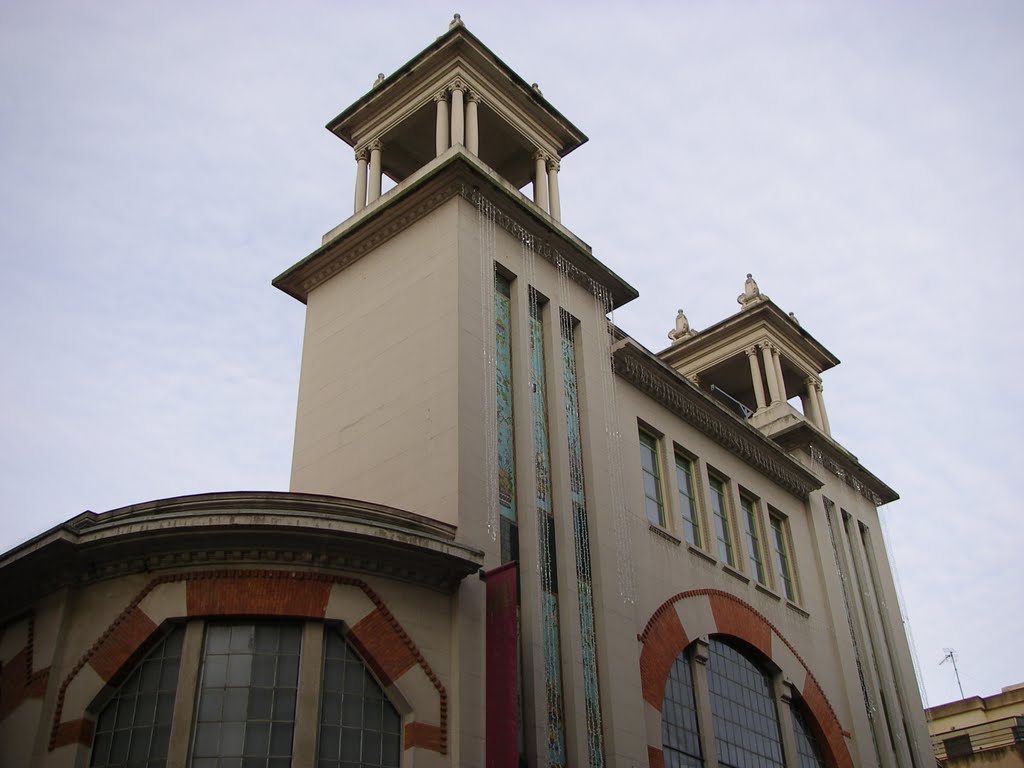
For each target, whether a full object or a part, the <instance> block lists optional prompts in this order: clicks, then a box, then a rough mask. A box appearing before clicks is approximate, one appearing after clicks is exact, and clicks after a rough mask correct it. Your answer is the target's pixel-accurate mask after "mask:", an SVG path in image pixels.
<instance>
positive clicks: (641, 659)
mask: <svg viewBox="0 0 1024 768" xmlns="http://www.w3.org/2000/svg"><path fill="white" fill-rule="evenodd" d="M328 128H329V129H330V130H331V131H332V132H333V133H335V134H336V135H337V136H339V137H340V138H341V139H343V140H344V141H345V142H346V143H348V144H349V145H351V146H352V147H353V148H354V149H355V159H356V163H357V173H356V189H355V200H354V213H353V215H352V216H351V217H349V218H348V219H346V220H345V221H343V222H342V223H341V224H340V225H338V226H337V227H335V228H334V229H332V230H331V231H330V232H328V233H327V234H326V235H325V236H324V238H323V244H322V245H321V247H320V248H319V249H317V250H316V251H314V252H313V253H311V254H310V255H309V256H307V257H306V258H304V259H302V260H301V261H299V262H298V263H297V264H295V265H294V266H292V267H291V268H289V269H287V270H286V271H285V272H284V273H282V274H281V275H280V276H279V277H277V278H276V279H275V281H274V285H275V286H277V287H278V288H279V289H281V290H283V291H285V292H286V293H288V294H289V295H291V296H293V297H295V298H296V299H297V300H299V301H301V302H302V303H303V304H305V306H306V330H305V338H304V340H303V353H302V368H301V377H300V390H299V405H298V413H297V420H296V430H295V445H294V454H293V466H292V479H291V490H290V491H289V492H286V493H271V492H245V493H220V494H216V493H214V494H206V495H199V496H188V497H179V498H173V499H165V500H160V501H153V502H146V503H141V504H137V505H133V506H130V507H125V508H122V509H117V510H113V511H110V512H106V513H103V514H98V515H97V514H93V513H91V512H87V513H84V514H82V515H79V516H77V517H74V518H72V519H70V520H68V521H67V522H66V523H64V524H63V525H61V526H59V527H57V528H55V529H53V530H51V531H48V532H46V533H43V534H41V535H40V536H38V537H37V538H35V539H33V540H31V541H29V542H27V543H25V544H23V545H21V546H20V547H17V548H16V549H14V550H12V551H11V552H8V553H7V554H5V555H3V556H2V558H0V579H2V589H0V622H2V627H3V634H2V636H0V663H2V670H0V674H2V678H0V754H3V755H5V758H6V762H10V764H12V765H33V766H37V765H38V766H55V767H56V766H72V765H75V766H77V765H86V764H88V765H91V766H95V767H96V768H100V767H101V766H113V765H126V764H129V765H154V766H155V765H161V766H162V765H167V766H184V765H191V766H196V767H197V768H204V767H207V766H221V765H223V766H229V765H230V766H242V765H245V766H250V765H260V766H274V767H276V766H284V765H295V766H311V765H314V764H316V765H318V766H323V767H326V766H346V767H347V766H356V765H367V766H378V765H380V766H397V765H402V766H413V765H415V766H442V765H460V766H479V765H485V764H486V765H493V766H505V765H515V764H517V762H522V763H525V764H528V765H556V766H561V765H573V766H576V765H589V766H604V765H608V766H634V765H649V766H652V767H654V766H692V765H715V764H723V765H783V764H785V765H790V766H796V765H801V766H804V765H811V766H813V765H828V766H864V765H882V766H899V767H900V768H915V767H917V766H924V765H926V764H928V762H929V760H930V752H929V749H928V744H929V741H928V734H927V730H926V726H925V721H924V715H923V710H922V705H921V701H920V698H919V694H918V691H917V688H916V685H915V676H914V671H913V667H912V664H911V660H910V654H909V649H908V645H907V639H906V637H905V634H904V632H903V628H902V621H901V617H900V613H899V608H898V606H897V600H896V594H895V590H894V587H893V582H892V577H891V574H890V570H889V566H888V562H887V558H886V553H885V548H884V545H883V542H882V540H881V536H880V533H879V518H878V507H879V506H880V505H882V504H884V503H886V502H888V501H891V500H893V499H895V498H896V494H895V492H894V491H893V490H892V489H890V488H889V487H888V486H887V485H886V484H885V483H884V482H882V481H881V480H879V479H878V478H877V477H875V476H874V475H873V474H871V473H870V472H869V471H868V470H867V469H866V468H865V467H863V466H862V465H861V463H860V462H859V461H858V460H857V458H856V457H855V456H854V455H853V454H851V453H850V452H849V451H848V450H846V449H845V448H843V447H842V446H840V445H839V444H838V443H836V442H835V441H834V440H833V439H832V438H831V437H830V426H829V417H828V414H827V412H826V410H825V404H824V400H823V398H822V389H821V377H822V375H823V374H824V373H825V372H826V371H827V370H829V369H830V368H832V367H834V366H835V365H836V364H838V362H839V361H838V359H837V358H836V357H835V356H834V355H833V354H832V353H831V352H829V351H828V350H827V349H826V348H825V347H824V346H823V345H822V344H821V343H819V342H818V341H817V340H815V339H814V338H813V337H812V336H811V335H810V334H809V333H808V332H807V331H806V330H805V329H803V328H802V327H801V326H800V325H799V323H798V322H797V321H796V320H795V318H794V317H793V316H792V315H791V314H787V313H785V312H784V311H783V310H781V309H780V308H779V307H778V306H776V305H775V304H774V303H773V302H772V301H771V300H770V299H769V298H768V297H767V296H765V295H764V294H762V293H761V292H760V290H759V288H758V286H757V285H756V283H755V282H754V280H753V278H752V277H750V276H748V279H747V282H746V285H745V286H744V289H743V293H742V294H741V295H740V297H739V303H740V310H739V311H738V312H737V313H736V314H734V315H732V316H731V317H728V318H726V319H725V320H723V321H721V322H719V323H717V324H715V325H714V326H712V327H710V328H708V329H705V330H704V331H701V332H699V333H698V332H695V331H693V330H692V329H690V328H689V325H688V323H687V321H686V318H685V315H683V314H682V313H681V312H680V314H679V316H678V317H677V318H676V326H675V329H674V330H673V331H672V332H671V334H670V338H671V342H672V343H671V345H670V346H669V347H668V348H667V349H666V350H664V351H662V352H660V353H657V354H655V353H653V352H651V351H649V350H647V349H645V348H644V347H643V346H642V345H640V344H638V343H637V342H636V341H635V340H633V339H631V338H630V337H629V336H628V335H627V334H626V333H625V332H624V331H623V330H621V329H619V328H617V327H615V326H614V325H613V324H611V323H609V321H608V315H609V313H610V312H611V311H612V310H613V309H615V308H616V307H619V306H621V305H623V304H625V303H627V302H629V301H633V300H635V299H636V298H637V292H636V290H635V289H634V288H632V287H631V286H630V285H629V284H628V283H627V282H626V281H625V280H624V279H623V278H622V277H620V276H618V275H616V274H615V273H614V272H612V271H611V270H609V269H608V268H607V267H606V266H605V265H604V264H602V263H601V262H600V261H599V260H598V259H597V258H596V257H595V256H594V254H593V253H592V250H591V248H590V247H589V246H588V245H587V244H586V243H585V242H583V241H582V240H581V239H580V238H579V237H578V236H577V235H575V234H574V233H573V232H571V231H570V230H569V229H567V228H566V227H565V226H564V225H563V224H561V222H560V198H559V187H558V175H559V170H560V160H561V159H562V158H564V157H565V156H566V155H567V154H568V153H570V152H572V151H573V150H574V149H576V148H578V147H579V146H580V145H582V144H583V143H584V142H585V141H586V136H585V135H584V134H583V133H582V132H581V131H580V130H579V129H578V128H577V127H576V126H574V125H573V124H572V123H571V122H570V121H569V120H568V119H567V118H566V117H565V116H563V115H562V114H560V113H559V112H558V111H557V110H556V109H555V108H554V107H553V106H552V105H551V104H550V103H549V102H548V101H547V100H546V99H545V98H544V97H543V95H542V94H541V92H540V91H539V89H537V88H536V87H535V86H531V85H529V84H528V83H527V82H526V81H524V80H523V79H522V78H521V77H519V75H517V74H516V73H515V72H514V71H513V70H512V69H510V68H509V67H508V66H507V65H506V64H505V63H504V62H502V61H501V60H500V59H499V58H498V57H497V56H496V55H495V54H494V53H493V52H492V51H490V50H489V49H488V48H487V47H486V46H485V45H483V43H481V42H480V41H479V40H478V39H477V38H476V37H475V36H473V35H472V34H471V33H470V32H469V31H468V30H467V29H466V27H465V26H464V25H463V24H462V22H461V21H460V20H459V19H458V17H456V18H455V20H453V22H452V24H451V26H450V28H449V29H448V31H447V32H446V33H445V34H444V35H442V36H441V37H439V38H437V39H436V40H435V41H434V42H433V43H431V44H430V45H429V46H428V47H427V48H426V49H424V50H423V51H422V52H421V53H419V54H417V55H416V56H415V57H414V58H413V59H411V60H410V61H409V62H408V63H407V64H405V65H404V66H402V67H401V68H399V69H398V70H397V71H396V72H394V73H392V74H391V75H390V76H387V77H384V76H383V75H382V76H381V77H380V78H378V80H377V82H376V83H375V84H374V86H373V88H372V89H371V90H370V91H369V92H368V93H367V94H365V95H364V96H363V97H361V98H360V99H359V100H357V101H356V102H355V103H354V104H352V105H351V106H350V107H349V108H347V109H346V110H345V111H344V112H342V113H341V114H340V115H338V117H336V118H335V119H333V120H332V121H331V122H330V123H329V124H328ZM385 175H386V176H387V177H389V178H390V179H391V180H393V181H394V182H395V186H394V187H393V188H391V189H390V190H387V191H386V192H385V191H384V190H383V189H382V178H383V176H385ZM522 190H528V191H529V192H530V194H529V196H528V195H527V194H524V192H523V191H522ZM797 398H799V401H800V407H799V408H798V407H797ZM791 399H792V401H793V403H792V404H791V403H790V400H791ZM478 574H479V575H478Z"/></svg>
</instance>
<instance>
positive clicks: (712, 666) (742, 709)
mask: <svg viewBox="0 0 1024 768" xmlns="http://www.w3.org/2000/svg"><path fill="white" fill-rule="evenodd" d="M708 692H709V693H710V695H711V713H712V715H713V721H714V724H715V744H716V746H717V747H718V764H719V765H722V766H730V768H742V766H758V768H783V767H784V766H785V762H784V761H783V757H782V736H781V734H780V733H779V714H778V711H777V710H776V708H775V696H774V693H773V691H772V681H771V677H770V676H769V675H768V674H767V673H766V672H764V671H762V670H761V668H760V667H759V666H758V665H756V664H755V663H754V662H752V661H751V660H750V659H748V658H747V657H746V656H745V655H744V654H742V653H740V652H739V651H738V650H736V649H735V648H733V647H732V646H730V645H726V644H725V643H723V642H722V641H721V640H718V639H716V638H712V639H711V641H710V642H709V643H708Z"/></svg>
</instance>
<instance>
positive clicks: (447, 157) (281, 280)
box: [273, 146, 639, 309]
mask: <svg viewBox="0 0 1024 768" xmlns="http://www.w3.org/2000/svg"><path fill="white" fill-rule="evenodd" d="M455 196H461V197H463V198H464V199H466V200H468V201H469V202H471V203H472V204H473V205H475V206H477V207H478V208H481V207H485V208H486V209H487V211H488V214H493V215H494V217H495V223H496V224H498V225H499V226H500V227H501V228H502V229H504V230H505V231H507V232H509V233H510V234H512V235H513V236H514V237H518V238H522V239H524V240H528V241H529V242H530V243H531V244H532V245H533V248H534V251H535V252H536V253H537V254H538V255H539V256H541V257H542V258H544V259H547V260H548V261H550V262H551V263H552V264H554V265H555V266H556V267H562V266H564V267H565V270H566V272H567V273H568V274H569V276H570V277H571V279H573V280H575V281H576V282H578V283H579V284H581V285H583V286H584V287H585V288H587V290H589V291H591V292H592V293H594V294H595V295H598V296H599V297H601V298H603V299H604V300H605V303H606V305H608V306H609V309H613V308H616V307H619V306H621V305H622V304H625V303H626V302H628V301H631V300H633V299H635V298H636V297H637V296H638V295H639V294H638V293H637V291H636V289H635V288H633V287H632V286H631V285H629V284H628V283H626V282H625V281H624V280H623V279H622V278H621V277H619V276H618V275H617V274H615V273H614V272H613V271H612V270H610V269H608V267H606V266H605V265H604V264H602V263H601V262H600V261H599V260H597V259H596V258H594V256H593V252H592V251H591V249H590V247H589V246H588V245H587V244H586V243H584V242H583V241H582V240H580V239H579V238H578V237H576V236H575V235H574V234H573V233H572V232H570V231H569V230H568V229H566V228H565V227H564V226H562V225H561V224H560V223H559V222H557V221H555V220H554V219H552V218H551V217H550V216H548V215H547V214H546V213H544V212H543V211H541V210H540V209H539V208H538V207H537V206H536V205H535V204H534V203H533V202H532V201H530V200H529V199H528V198H527V197H526V196H524V195H523V194H522V193H521V192H520V191H519V190H517V189H515V188H514V187H512V186H511V185H510V184H508V183H507V182H505V181H504V180H503V179H501V178H500V177H499V176H498V175H497V174H496V173H495V172H494V171H493V170H491V169H490V168H489V167H487V166H486V165H485V164H484V163H483V162H482V161H481V160H480V159H479V158H477V157H475V156H474V155H471V154H470V153H469V152H467V151H466V150H465V149H464V148H463V147H460V146H457V147H451V148H450V149H448V150H447V151H446V152H445V153H444V154H443V155H441V156H440V157H438V158H436V159H435V160H434V161H433V162H431V163H429V164H428V165H426V166H424V167H423V168H422V169H420V170H419V171H417V172H416V173H415V174H413V175H412V176H410V177H409V178H408V179H406V180H405V181H403V182H402V183H401V184H399V185H398V186H396V187H395V188H394V189H391V190H390V191H388V193H387V194H385V195H383V196H382V197H381V198H380V199H379V200H377V201H375V202H374V203H372V204H371V205H368V206H367V207H366V208H363V209H362V210H361V211H359V213H356V214H354V215H353V216H351V217H349V218H348V219H347V220H346V221H344V222H343V223H342V224H341V225H339V226H338V227H336V228H335V229H334V230H332V231H331V232H329V233H328V234H327V235H326V236H325V242H324V244H323V245H321V247H320V248H318V249H317V250H315V251H314V252H313V253H311V254H310V255H309V256H307V257H306V258H305V259H303V260H302V261H300V262H299V263H298V264H296V265H294V266H293V267H291V268H289V269H287V270H286V271H285V272H283V273H281V274H280V275H279V276H278V277H276V278H275V279H274V281H273V284H274V286H275V287H277V288H279V289H281V290H282V291H284V292H285V293H287V294H289V295H290V296H293V297H294V298H296V299H298V300H299V301H302V302H305V301H306V299H307V297H308V295H309V293H310V291H312V290H313V289H314V288H316V287H317V286H318V285H321V284H322V283H324V282H325V281H326V280H329V279H330V278H332V277H333V276H335V275H337V274H338V273H340V272H342V271H343V270H344V269H346V268H347V267H348V266H350V265H351V264H353V263H355V262H356V261H358V260H359V259H361V258H363V257H364V256H366V255H367V254H369V253H371V252H372V251H373V250H374V249H376V248H378V247H380V246H381V245H382V244H383V243H385V242H387V241H388V240H390V239H391V238H392V237H395V236H396V235H398V234H399V233H400V232H402V231H404V230H405V229H407V228H408V227H409V226H411V225H412V224H413V223H415V222H416V221H417V220H419V219H421V218H423V217H424V216H426V215H427V214H429V213H430V212H431V211H433V210H435V209H437V208H439V207H440V206H441V205H443V204H444V203H446V202H447V201H448V200H450V199H452V198H453V197H455Z"/></svg>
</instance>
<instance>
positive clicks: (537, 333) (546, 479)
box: [530, 287, 566, 766]
mask: <svg viewBox="0 0 1024 768" xmlns="http://www.w3.org/2000/svg"><path fill="white" fill-rule="evenodd" d="M530 290H531V293H532V296H531V300H530V378H531V382H530V383H531V389H532V400H533V403H532V411H533V414H532V415H533V451H534V463H535V466H536V473H537V475H536V476H537V481H536V482H537V487H536V489H535V498H536V504H537V528H538V544H539V546H538V549H539V551H540V561H541V562H540V586H541V590H540V592H541V594H540V601H541V606H540V608H541V630H542V644H543V655H544V687H545V694H546V696H545V697H546V700H547V706H548V713H547V714H548V722H547V729H546V731H547V734H548V743H547V763H548V765H549V766H564V765H566V750H565V712H564V704H563V697H562V652H561V644H560V640H559V624H558V576H557V573H558V562H557V555H556V551H555V522H554V509H553V508H552V503H551V498H552V489H551V451H550V447H549V444H548V414H547V395H546V388H547V382H546V376H545V371H544V328H543V321H542V318H541V307H540V304H539V301H538V298H537V296H536V292H534V291H533V289H532V287H531V289H530Z"/></svg>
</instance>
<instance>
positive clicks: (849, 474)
mask: <svg viewBox="0 0 1024 768" xmlns="http://www.w3.org/2000/svg"><path fill="white" fill-rule="evenodd" d="M772 439H773V440H775V441H776V442H777V443H778V444H779V445H781V446H782V447H783V448H785V449H786V450H788V451H794V450H804V451H806V452H807V454H808V455H809V456H810V459H811V461H812V462H813V463H815V464H817V465H819V466H821V467H823V468H824V469H826V470H828V471H829V472H830V473H831V474H833V475H834V476H835V477H837V478H839V480H841V481H842V482H843V483H845V484H846V485H848V486H849V487H850V488H853V490H855V491H856V492H857V493H859V494H860V495H861V496H863V497H864V498H865V499H867V500H868V501H870V502H871V503H872V504H873V505H875V506H876V507H880V506H882V505H883V504H888V503H889V502H891V501H896V500H897V499H899V497H900V495H899V494H898V493H897V492H896V491H894V490H893V489H892V488H890V487H889V486H888V485H886V484H885V483H884V482H883V481H882V480H881V479H879V478H878V477H877V476H875V475H874V474H873V473H872V472H871V471H870V470H868V469H867V468H866V467H865V466H864V465H863V464H861V463H860V461H859V460H858V459H857V457H856V456H854V455H853V454H852V453H850V452H849V451H848V450H846V449H845V448H843V446H841V445H840V444H839V443H837V442H836V441H835V440H832V439H831V438H829V437H827V436H826V435H824V434H823V433H821V432H820V431H818V430H817V429H814V428H813V427H811V426H810V425H809V424H807V423H806V422H804V423H801V424H797V425H796V426H794V427H792V428H791V429H788V430H786V431H784V432H779V433H777V434H775V435H772Z"/></svg>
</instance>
